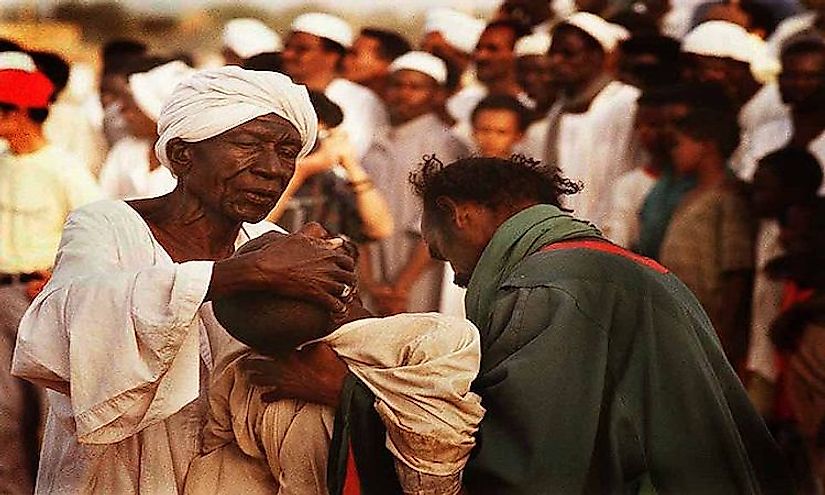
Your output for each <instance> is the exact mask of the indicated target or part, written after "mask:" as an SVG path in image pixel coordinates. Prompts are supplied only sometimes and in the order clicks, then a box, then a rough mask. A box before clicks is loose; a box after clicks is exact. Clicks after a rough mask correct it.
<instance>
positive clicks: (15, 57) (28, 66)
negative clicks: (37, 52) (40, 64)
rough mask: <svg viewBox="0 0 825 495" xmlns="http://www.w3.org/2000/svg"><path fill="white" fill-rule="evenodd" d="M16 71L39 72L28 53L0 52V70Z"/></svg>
mask: <svg viewBox="0 0 825 495" xmlns="http://www.w3.org/2000/svg"><path fill="white" fill-rule="evenodd" d="M8 69H16V70H22V71H23V72H37V66H36V65H35V64H34V60H32V58H31V57H30V56H29V54H28V53H23V52H0V70H8Z"/></svg>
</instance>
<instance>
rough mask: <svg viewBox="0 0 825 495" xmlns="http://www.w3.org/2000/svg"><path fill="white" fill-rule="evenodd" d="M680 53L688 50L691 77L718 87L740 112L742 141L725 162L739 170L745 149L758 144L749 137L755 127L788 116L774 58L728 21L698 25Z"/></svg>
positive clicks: (686, 37)
mask: <svg viewBox="0 0 825 495" xmlns="http://www.w3.org/2000/svg"><path fill="white" fill-rule="evenodd" d="M682 51H684V52H685V53H687V54H690V55H689V56H690V57H691V62H692V68H691V69H692V70H691V73H692V75H693V78H694V79H695V80H698V81H701V82H713V83H717V84H719V85H721V86H722V87H723V88H725V90H726V91H727V93H728V96H729V97H730V99H731V102H732V103H733V105H734V107H735V108H736V109H737V110H738V112H739V116H738V119H739V126H740V128H741V129H742V131H741V140H740V145H739V148H738V149H737V150H736V152H735V153H734V155H733V156H732V157H731V160H730V164H731V167H732V168H733V169H734V171H736V172H737V173H739V172H740V171H741V170H742V168H743V167H744V166H745V164H744V161H745V160H746V157H747V155H748V154H749V153H750V148H751V147H753V146H755V145H758V143H756V142H754V137H753V133H754V132H755V131H756V129H757V128H759V127H760V126H762V125H764V124H767V123H769V122H772V121H774V120H778V119H783V118H786V117H787V116H788V108H787V107H786V106H785V105H784V103H783V102H782V97H781V96H780V94H779V88H778V86H777V84H776V83H775V82H774V81H775V78H776V75H777V73H778V72H779V62H778V61H777V60H775V59H774V58H773V57H772V56H771V55H770V54H769V51H768V47H767V45H766V44H765V42H764V41H762V40H761V39H759V38H758V37H756V36H755V35H753V34H750V33H749V32H747V31H746V30H745V28H743V27H742V26H739V25H738V24H733V23H731V22H727V21H707V22H704V23H702V24H700V25H698V26H697V27H696V28H694V29H693V30H692V31H690V32H689V33H688V34H687V35H686V36H685V39H684V40H682Z"/></svg>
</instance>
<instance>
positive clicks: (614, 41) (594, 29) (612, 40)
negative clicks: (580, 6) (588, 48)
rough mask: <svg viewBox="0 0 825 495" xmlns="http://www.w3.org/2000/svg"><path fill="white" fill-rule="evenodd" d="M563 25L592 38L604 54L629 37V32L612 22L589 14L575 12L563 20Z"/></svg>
mask: <svg viewBox="0 0 825 495" xmlns="http://www.w3.org/2000/svg"><path fill="white" fill-rule="evenodd" d="M564 24H570V25H571V26H576V27H577V28H579V29H581V30H582V31H584V32H585V33H587V34H589V35H590V36H592V37H593V39H595V40H596V41H598V42H599V44H600V45H601V46H602V48H603V49H604V51H605V52H612V51H613V50H614V49H615V48H616V45H618V44H619V42H620V41H622V40H626V39H628V38H629V37H630V32H629V31H628V30H627V29H625V28H623V27H622V26H619V25H618V24H613V23H612V22H607V21H605V20H604V19H602V18H601V17H599V16H597V15H594V14H591V13H589V12H577V13H575V14H573V15H571V16H570V17H568V18H567V19H565V20H564Z"/></svg>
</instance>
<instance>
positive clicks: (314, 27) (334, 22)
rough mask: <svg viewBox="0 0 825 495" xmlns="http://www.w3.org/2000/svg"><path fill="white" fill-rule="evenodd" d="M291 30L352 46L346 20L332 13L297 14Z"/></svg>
mask: <svg viewBox="0 0 825 495" xmlns="http://www.w3.org/2000/svg"><path fill="white" fill-rule="evenodd" d="M292 31H293V32H299V33H307V34H311V35H313V36H318V37H319V38H326V39H328V40H332V41H334V42H336V43H338V44H339V45H341V46H343V47H344V48H350V47H351V46H352V39H353V35H352V28H351V27H350V25H349V24H347V21H345V20H343V19H341V18H340V17H336V16H334V15H330V14H323V13H320V12H313V13H310V14H303V15H299V16H298V17H296V18H295V20H294V21H292Z"/></svg>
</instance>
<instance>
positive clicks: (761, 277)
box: [746, 220, 783, 383]
mask: <svg viewBox="0 0 825 495" xmlns="http://www.w3.org/2000/svg"><path fill="white" fill-rule="evenodd" d="M782 252H783V251H782V245H781V243H780V242H779V222H777V221H776V220H763V221H761V222H759V231H758V232H757V235H756V274H755V277H754V281H753V303H752V306H751V308H752V310H753V316H752V317H751V338H750V344H749V345H748V357H747V364H746V367H747V369H748V371H752V372H754V373H756V374H758V375H759V376H761V377H762V378H764V379H766V380H768V381H770V382H772V383H773V382H775V381H776V379H777V377H778V375H779V371H778V370H777V368H776V349H775V348H774V346H773V343H772V342H771V339H770V329H771V325H772V324H773V321H774V320H775V319H776V317H777V316H779V308H780V306H781V304H782V290H783V283H782V282H780V281H777V280H772V279H771V278H770V277H768V275H767V273H765V266H767V264H768V262H769V261H771V260H772V259H774V258H776V257H777V256H780V255H781V254H782Z"/></svg>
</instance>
